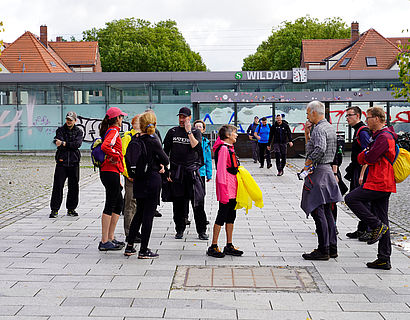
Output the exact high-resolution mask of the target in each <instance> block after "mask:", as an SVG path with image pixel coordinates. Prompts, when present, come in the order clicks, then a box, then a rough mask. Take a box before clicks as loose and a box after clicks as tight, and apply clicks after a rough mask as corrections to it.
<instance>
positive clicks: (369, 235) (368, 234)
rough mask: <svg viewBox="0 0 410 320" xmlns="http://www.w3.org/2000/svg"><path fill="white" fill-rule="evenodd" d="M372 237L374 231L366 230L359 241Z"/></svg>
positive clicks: (365, 240)
mask: <svg viewBox="0 0 410 320" xmlns="http://www.w3.org/2000/svg"><path fill="white" fill-rule="evenodd" d="M371 238H372V233H371V232H367V231H364V232H363V234H362V235H361V236H360V237H359V238H358V240H359V241H362V242H367V241H369V240H370V239H371Z"/></svg>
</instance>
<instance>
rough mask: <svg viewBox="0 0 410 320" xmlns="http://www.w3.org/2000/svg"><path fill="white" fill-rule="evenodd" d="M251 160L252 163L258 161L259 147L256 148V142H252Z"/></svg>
mask: <svg viewBox="0 0 410 320" xmlns="http://www.w3.org/2000/svg"><path fill="white" fill-rule="evenodd" d="M251 144H252V159H253V161H258V160H259V146H258V141H256V140H252V141H251Z"/></svg>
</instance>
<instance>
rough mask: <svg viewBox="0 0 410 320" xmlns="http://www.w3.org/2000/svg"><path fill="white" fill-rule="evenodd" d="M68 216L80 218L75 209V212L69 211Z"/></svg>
mask: <svg viewBox="0 0 410 320" xmlns="http://www.w3.org/2000/svg"><path fill="white" fill-rule="evenodd" d="M67 216H70V217H78V213H77V212H76V211H75V209H73V210H68V211H67Z"/></svg>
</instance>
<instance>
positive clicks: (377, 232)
mask: <svg viewBox="0 0 410 320" xmlns="http://www.w3.org/2000/svg"><path fill="white" fill-rule="evenodd" d="M387 230H389V227H388V226H386V225H385V224H384V223H382V224H381V225H380V226H379V227H377V228H376V229H373V230H372V237H371V238H370V240H368V241H367V244H373V243H376V242H377V241H379V240H380V238H381V237H382V236H383V235H384V234H385V233H386V232H387Z"/></svg>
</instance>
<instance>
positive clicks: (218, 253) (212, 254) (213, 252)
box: [206, 247, 225, 258]
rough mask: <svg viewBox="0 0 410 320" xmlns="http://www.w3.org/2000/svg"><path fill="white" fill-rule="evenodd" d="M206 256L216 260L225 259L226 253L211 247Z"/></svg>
mask: <svg viewBox="0 0 410 320" xmlns="http://www.w3.org/2000/svg"><path fill="white" fill-rule="evenodd" d="M206 254H207V255H208V256H210V257H214V258H223V257H225V253H223V252H221V250H219V248H218V247H209V248H208V250H207V251H206Z"/></svg>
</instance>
